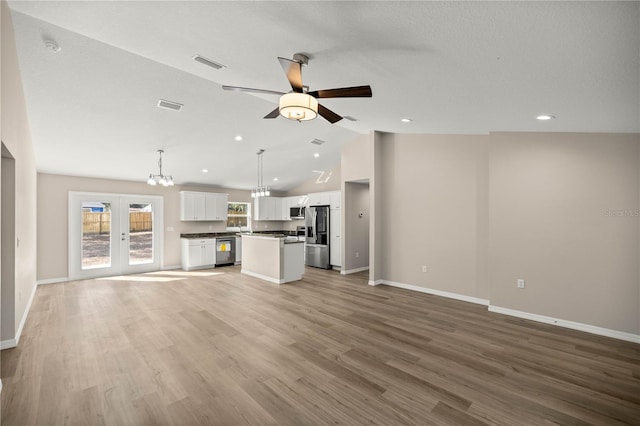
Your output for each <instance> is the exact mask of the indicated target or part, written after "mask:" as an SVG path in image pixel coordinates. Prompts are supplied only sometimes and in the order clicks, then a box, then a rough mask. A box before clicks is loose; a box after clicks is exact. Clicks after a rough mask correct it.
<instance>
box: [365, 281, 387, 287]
mask: <svg viewBox="0 0 640 426" xmlns="http://www.w3.org/2000/svg"><path fill="white" fill-rule="evenodd" d="M367 284H369V285H373V286H376V285H380V284H384V281H383V280H375V281H372V280H369V282H368V283H367Z"/></svg>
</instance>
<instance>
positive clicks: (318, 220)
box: [304, 206, 331, 269]
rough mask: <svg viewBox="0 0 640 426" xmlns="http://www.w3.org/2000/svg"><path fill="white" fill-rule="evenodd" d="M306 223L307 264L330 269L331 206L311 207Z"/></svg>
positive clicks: (305, 219)
mask: <svg viewBox="0 0 640 426" xmlns="http://www.w3.org/2000/svg"><path fill="white" fill-rule="evenodd" d="M304 221H305V225H306V226H307V238H306V244H305V246H306V248H305V250H306V261H305V263H306V264H307V265H309V266H315V267H316V268H323V269H329V268H330V267H331V264H330V263H329V206H311V207H309V208H308V209H307V214H306V215H305V218H304Z"/></svg>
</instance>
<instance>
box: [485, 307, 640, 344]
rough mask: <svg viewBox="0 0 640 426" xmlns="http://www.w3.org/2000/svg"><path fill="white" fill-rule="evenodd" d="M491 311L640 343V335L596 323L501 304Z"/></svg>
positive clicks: (490, 310) (491, 308)
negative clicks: (585, 322) (596, 324)
mask: <svg viewBox="0 0 640 426" xmlns="http://www.w3.org/2000/svg"><path fill="white" fill-rule="evenodd" d="M489 312H495V313H497V314H504V315H509V316H512V317H518V318H523V319H528V320H532V321H537V322H542V323H545V324H551V325H557V326H559V327H565V328H570V329H572V330H579V331H584V332H587V333H591V334H598V335H600V336H606V337H613V338H614V339H620V340H626V341H628V342H633V343H640V335H639V334H632V333H626V332H624V331H617V330H611V329H608V328H602V327H597V326H595V325H589V324H583V323H580V322H574V321H567V320H563V319H559V318H553V317H548V316H545V315H538V314H531V313H529V312H522V311H516V310H514V309H508V308H501V307H499V306H493V305H489Z"/></svg>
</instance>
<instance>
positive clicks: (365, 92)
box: [309, 86, 373, 98]
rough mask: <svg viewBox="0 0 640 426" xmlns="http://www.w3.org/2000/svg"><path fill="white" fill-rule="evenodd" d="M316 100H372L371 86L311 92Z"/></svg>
mask: <svg viewBox="0 0 640 426" xmlns="http://www.w3.org/2000/svg"><path fill="white" fill-rule="evenodd" d="M309 94H310V95H311V96H313V97H314V98H370V97H371V96H373V94H372V93H371V86H355V87H342V88H340V89H327V90H316V91H313V92H309Z"/></svg>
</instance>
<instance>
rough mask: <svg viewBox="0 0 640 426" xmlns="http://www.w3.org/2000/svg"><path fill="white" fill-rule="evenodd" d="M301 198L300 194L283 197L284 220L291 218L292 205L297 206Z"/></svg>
mask: <svg viewBox="0 0 640 426" xmlns="http://www.w3.org/2000/svg"><path fill="white" fill-rule="evenodd" d="M299 200H300V197H298V196H295V197H284V198H282V220H291V207H297V206H298V202H299ZM303 205H304V204H303Z"/></svg>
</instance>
